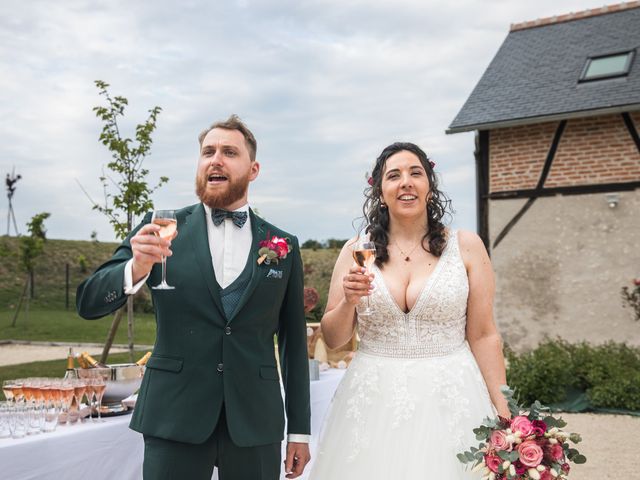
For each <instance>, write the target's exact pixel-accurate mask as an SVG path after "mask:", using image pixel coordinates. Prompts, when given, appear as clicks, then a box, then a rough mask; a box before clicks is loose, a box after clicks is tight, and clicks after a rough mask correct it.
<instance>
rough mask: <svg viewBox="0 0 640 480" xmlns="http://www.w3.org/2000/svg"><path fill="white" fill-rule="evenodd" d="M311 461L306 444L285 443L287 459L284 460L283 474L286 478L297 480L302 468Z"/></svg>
mask: <svg viewBox="0 0 640 480" xmlns="http://www.w3.org/2000/svg"><path fill="white" fill-rule="evenodd" d="M309 460H311V454H309V444H308V443H295V442H291V443H287V458H286V459H285V460H284V473H286V475H285V476H286V477H287V478H297V477H299V476H300V475H302V472H303V471H304V467H306V466H307V463H309Z"/></svg>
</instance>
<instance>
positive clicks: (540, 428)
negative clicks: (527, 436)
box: [531, 420, 547, 437]
mask: <svg viewBox="0 0 640 480" xmlns="http://www.w3.org/2000/svg"><path fill="white" fill-rule="evenodd" d="M531 425H533V433H535V435H536V437H541V436H542V435H544V432H546V431H547V424H546V423H544V422H543V421H542V420H534V421H533V422H531Z"/></svg>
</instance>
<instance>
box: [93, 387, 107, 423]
mask: <svg viewBox="0 0 640 480" xmlns="http://www.w3.org/2000/svg"><path fill="white" fill-rule="evenodd" d="M91 383H92V384H93V391H94V392H95V396H96V400H97V401H98V422H104V420H102V417H101V416H100V410H102V397H103V396H104V391H105V390H106V389H107V384H106V383H105V381H104V379H103V378H100V377H98V378H93V379H91Z"/></svg>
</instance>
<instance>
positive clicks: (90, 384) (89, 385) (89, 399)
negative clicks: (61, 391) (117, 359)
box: [84, 378, 95, 422]
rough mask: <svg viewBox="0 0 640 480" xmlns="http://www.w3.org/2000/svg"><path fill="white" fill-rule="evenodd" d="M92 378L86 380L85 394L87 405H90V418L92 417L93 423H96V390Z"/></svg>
mask: <svg viewBox="0 0 640 480" xmlns="http://www.w3.org/2000/svg"><path fill="white" fill-rule="evenodd" d="M92 380H93V379H92V378H86V379H85V391H84V394H85V396H86V397H87V403H88V404H89V412H90V413H89V417H91V421H92V422H95V420H94V418H93V397H94V393H95V391H94V389H93V382H92Z"/></svg>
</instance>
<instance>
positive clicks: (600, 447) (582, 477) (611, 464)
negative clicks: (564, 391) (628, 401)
mask: <svg viewBox="0 0 640 480" xmlns="http://www.w3.org/2000/svg"><path fill="white" fill-rule="evenodd" d="M561 416H562V418H563V419H564V420H565V421H566V422H567V426H566V427H565V430H567V431H569V432H578V433H579V434H580V435H581V436H582V442H581V443H579V444H578V445H577V448H578V450H580V453H582V454H584V455H585V456H586V457H587V463H585V464H583V465H573V472H572V473H573V474H572V475H570V476H569V478H570V479H572V480H607V479H616V480H620V479H624V480H632V479H640V473H639V472H638V463H637V462H638V461H637V455H638V446H637V445H636V442H635V439H636V435H635V433H636V432H637V431H638V429H640V417H632V416H630V415H604V414H593V413H565V414H562V415H561ZM634 459H635V460H634Z"/></svg>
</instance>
